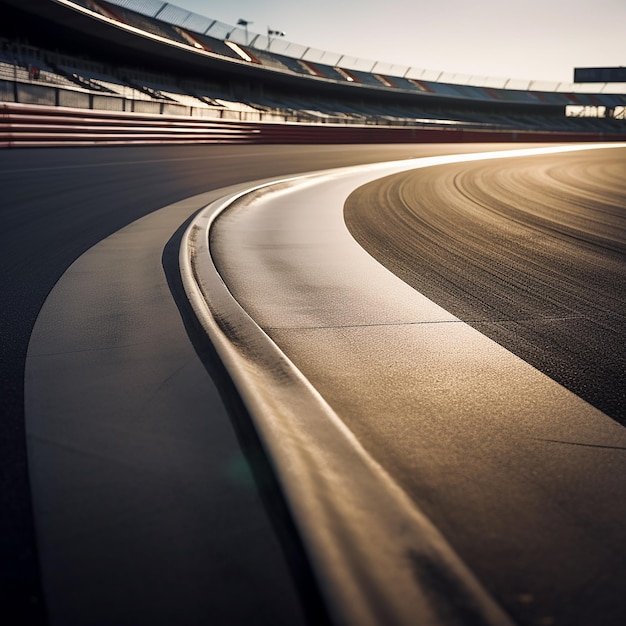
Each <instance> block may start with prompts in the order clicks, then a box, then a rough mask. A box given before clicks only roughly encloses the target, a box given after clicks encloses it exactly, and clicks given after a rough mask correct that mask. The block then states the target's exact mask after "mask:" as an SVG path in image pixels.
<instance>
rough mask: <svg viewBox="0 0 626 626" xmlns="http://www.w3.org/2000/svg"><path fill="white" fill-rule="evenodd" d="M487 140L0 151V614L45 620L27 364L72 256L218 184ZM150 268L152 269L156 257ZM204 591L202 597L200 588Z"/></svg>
mask: <svg viewBox="0 0 626 626" xmlns="http://www.w3.org/2000/svg"><path fill="white" fill-rule="evenodd" d="M483 149H488V148H487V147H481V146H471V145H467V146H462V147H460V146H449V145H442V146H415V145H414V146H374V147H367V148H364V147H363V146H323V147H322V146H246V147H237V146H198V147H185V146H169V147H124V148H80V149H60V148H59V149H28V150H5V151H1V152H0V188H1V189H2V197H1V199H0V201H1V212H2V220H3V228H2V230H1V232H0V261H1V265H2V268H3V272H2V276H1V277H0V291H1V293H2V298H3V305H2V311H1V314H0V335H1V338H2V359H1V360H0V411H1V412H2V420H1V421H0V434H1V437H0V441H1V444H0V445H1V448H0V459H2V468H1V471H0V476H1V477H2V478H1V480H2V483H1V485H0V538H1V539H0V556H1V558H0V579H1V581H2V584H0V590H1V591H0V614H1V615H2V616H3V617H4V616H5V615H6V618H7V619H12V618H13V617H14V616H15V615H16V614H17V615H22V616H23V618H24V619H23V622H24V623H44V622H45V619H46V611H45V609H44V607H43V605H44V601H43V596H42V591H41V586H40V583H39V572H38V569H39V568H38V563H37V550H36V545H35V539H34V531H33V520H32V512H31V504H30V494H29V484H28V474H27V456H26V446H25V432H24V367H25V360H26V352H27V347H28V343H29V339H30V336H31V332H32V329H33V326H34V324H35V321H36V319H37V316H38V314H39V311H40V309H41V307H42V305H43V303H44V301H45V299H46V297H47V295H48V293H49V292H50V291H51V289H52V288H53V286H54V285H55V283H56V282H57V281H58V280H59V278H60V277H61V276H62V275H63V273H64V272H65V271H66V270H67V269H68V267H69V266H70V265H71V264H72V262H73V261H74V260H75V259H77V258H78V257H79V256H80V255H81V254H83V253H84V252H85V251H87V250H88V249H89V248H90V247H91V246H94V245H95V244H97V243H98V242H99V241H101V240H103V239H105V238H106V237H108V236H109V235H111V234H113V233H115V232H116V231H118V230H119V229H121V228H123V227H124V226H126V225H128V224H130V223H131V222H133V221H134V220H137V219H139V218H141V217H142V216H145V215H148V214H149V213H151V212H153V211H155V210H157V209H159V208H161V207H164V206H166V205H169V204H171V203H174V202H177V201H179V200H182V199H184V198H189V197H190V196H193V195H194V194H199V193H202V192H205V191H208V190H211V189H220V188H223V187H225V186H227V185H231V184H236V183H241V182H247V181H250V180H253V179H257V178H264V177H270V176H277V175H285V174H290V173H298V172H303V171H310V170H315V169H320V168H327V167H337V166H343V165H353V164H359V163H369V162H374V161H382V160H389V159H396V158H407V157H413V156H420V155H428V154H448V153H450V152H456V151H464V152H471V151H475V150H483ZM196 208H200V207H199V206H198V207H196ZM183 219H184V218H183ZM172 234H174V233H173V232H172ZM151 268H152V269H150V271H151V272H154V271H155V269H154V268H155V266H154V265H152V266H151ZM224 580H225V579H224ZM226 582H228V581H226ZM197 593H198V596H199V600H200V602H204V599H203V598H204V597H205V595H204V592H203V590H197ZM169 597H170V598H171V597H172V596H169ZM161 598H162V599H163V600H166V598H167V596H166V595H163V596H161Z"/></svg>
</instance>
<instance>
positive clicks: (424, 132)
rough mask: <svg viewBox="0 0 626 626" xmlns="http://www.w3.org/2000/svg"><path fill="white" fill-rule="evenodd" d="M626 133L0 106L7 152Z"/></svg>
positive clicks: (552, 138)
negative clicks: (238, 118)
mask: <svg viewBox="0 0 626 626" xmlns="http://www.w3.org/2000/svg"><path fill="white" fill-rule="evenodd" d="M624 138H625V135H624V134H623V133H622V134H620V133H611V134H609V133H601V132H558V131H527V130H520V131H514V130H485V129H473V128H461V127H451V128H450V127H448V128H441V127H432V126H430V127H429V126H403V127H398V126H382V125H378V126H372V125H356V124H350V125H339V124H311V123H293V122H291V123H289V122H288V123H272V122H239V121H233V120H220V119H206V118H193V117H181V116H166V115H154V114H142V113H123V112H113V111H93V110H88V111H86V110H84V109H73V108H67V107H55V106H41V105H25V104H17V103H2V104H0V147H5V148H6V147H28V146H81V145H119V144H166V143H170V144H181V143H241V144H245V143H257V144H263V143H265V144H271V143H315V144H322V143H471V142H515V141H526V142H566V141H624Z"/></svg>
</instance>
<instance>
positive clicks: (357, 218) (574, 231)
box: [345, 149, 626, 424]
mask: <svg viewBox="0 0 626 626" xmlns="http://www.w3.org/2000/svg"><path fill="white" fill-rule="evenodd" d="M345 219H346V223H347V225H348V228H349V229H350V231H351V232H352V234H353V235H354V237H355V238H356V239H357V240H358V241H359V242H360V243H361V245H362V246H363V247H364V248H365V249H366V250H368V251H369V252H370V253H371V254H372V255H373V256H375V257H376V258H377V259H378V260H379V261H380V262H381V263H383V264H384V265H385V266H386V267H388V268H389V269H390V270H391V271H393V272H394V273H395V274H397V275H398V276H400V277H401V278H402V279H403V280H405V281H406V282H407V283H409V284H410V285H411V286H413V287H415V288H416V289H417V290H418V291H420V292H421V293H423V294H425V295H426V296H428V297H429V298H431V299H432V300H434V301H435V302H437V303H438V304H440V305H441V306H443V307H444V308H445V309H446V310H448V311H450V312H451V313H453V314H454V315H456V316H457V317H459V318H461V319H462V320H464V321H466V322H468V323H469V324H471V325H472V326H474V327H475V328H477V329H478V330H480V331H481V332H482V333H484V334H486V335H487V336H489V337H491V338H492V339H494V340H495V341H497V342H498V343H500V344H501V345H503V346H505V347H506V348H507V349H509V350H511V351H512V352H513V353H515V354H517V355H518V356H520V357H521V358H523V359H524V360H525V361H527V362H529V363H531V364H532V365H534V366H535V367H537V368H538V369H540V370H541V371H542V372H545V373H546V374H548V375H549V376H550V377H551V378H553V379H554V380H556V381H558V382H560V383H561V384H563V385H564V386H565V387H567V388H568V389H570V390H571V391H573V392H574V393H576V394H577V395H579V396H580V397H582V398H584V399H586V400H587V401H588V402H590V403H592V404H593V405H594V406H596V407H597V408H599V409H600V410H602V411H604V412H605V413H607V414H608V415H610V416H612V417H613V418H614V419H616V420H617V421H619V422H620V423H621V424H624V423H625V421H626V150H625V149H620V150H618V151H616V150H614V149H610V150H605V151H602V150H600V151H595V150H594V151H584V152H579V153H577V152H574V153H568V154H559V155H544V156H533V157H526V158H516V159H505V160H500V161H495V162H480V161H478V162H475V163H472V164H458V165H450V166H445V167H439V168H430V169H425V170H416V171H415V172H412V173H408V174H399V175H396V176H392V177H388V178H386V179H384V180H379V181H376V182H374V183H371V184H369V185H366V186H365V187H362V188H360V189H359V190H357V191H355V192H354V194H352V196H351V197H350V198H349V199H348V201H347V203H346V209H345Z"/></svg>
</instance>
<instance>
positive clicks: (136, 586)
mask: <svg viewBox="0 0 626 626" xmlns="http://www.w3.org/2000/svg"><path fill="white" fill-rule="evenodd" d="M209 199H210V194H208V195H207V194H205V195H203V196H201V197H199V198H194V199H193V200H189V201H185V202H181V203H178V204H175V205H172V206H171V207H168V208H165V209H162V210H160V211H158V212H156V213H154V214H151V215H149V216H147V217H144V218H142V219H140V220H139V221H137V222H135V223H133V224H131V225H130V226H128V227H126V228H124V229H122V230H121V231H119V232H117V233H115V234H114V235H111V236H110V237H108V238H106V239H104V240H103V241H102V242H100V243H99V244H97V245H96V246H95V247H93V248H92V249H90V250H89V251H88V252H87V253H85V254H84V255H82V256H81V257H80V258H79V259H78V260H77V261H76V262H75V263H74V264H73V265H72V266H71V267H70V268H69V270H68V271H67V272H65V274H64V275H63V277H62V278H61V280H60V281H59V282H58V283H57V284H56V285H55V287H54V289H53V291H52V292H51V294H50V296H49V297H48V299H47V300H46V303H45V305H44V307H43V309H42V311H41V312H40V314H39V317H38V320H37V323H36V325H35V329H34V331H33V334H32V336H31V341H30V346H29V351H28V355H27V360H26V391H25V412H26V432H27V440H28V454H29V470H30V479H31V486H32V493H33V502H34V512H35V521H36V528H37V536H38V539H39V557H40V562H41V568H42V580H43V587H44V592H45V597H46V604H47V607H48V615H49V622H50V624H52V625H59V626H69V625H82V624H93V625H98V624H102V625H105V624H106V625H109V624H118V625H123V624H129V625H130V624H164V625H165V624H172V623H176V624H206V623H215V624H253V623H259V624H285V625H287V624H289V625H291V624H300V623H304V622H305V620H304V617H303V615H302V610H301V608H300V606H299V601H298V598H297V595H296V593H295V590H294V586H293V583H292V578H291V575H290V573H289V571H288V569H287V566H286V564H285V558H284V555H283V554H282V552H281V549H280V545H279V543H278V540H277V538H276V535H275V533H274V530H273V529H272V527H271V525H270V523H269V519H268V516H267V514H266V511H265V510H264V508H263V506H262V504H261V502H260V499H259V495H258V493H257V490H256V486H255V481H254V478H253V475H252V472H251V469H250V467H249V465H248V462H247V460H246V458H245V456H244V454H243V453H242V450H241V448H240V446H239V443H238V441H237V437H236V433H235V430H234V429H233V426H232V424H231V421H230V419H229V416H228V414H227V412H226V410H225V408H224V405H223V403H222V400H221V398H220V395H219V392H218V389H217V387H216V385H215V384H214V382H213V381H212V380H211V378H210V377H209V375H208V373H207V371H206V369H205V368H204V366H203V364H202V363H201V362H200V360H199V358H198V356H197V355H196V353H195V351H194V349H193V347H192V345H191V343H190V341H189V338H188V337H187V335H186V332H185V328H184V326H183V323H182V320H181V317H180V314H179V311H178V308H177V307H176V304H175V303H174V300H173V299H172V297H171V294H170V290H169V287H168V284H167V281H166V276H165V274H164V272H163V270H162V268H161V267H160V266H161V257H162V254H163V249H164V247H165V245H166V244H167V241H168V240H169V239H170V237H172V234H173V233H174V232H175V231H176V230H177V228H178V226H179V225H180V224H181V223H182V222H184V221H185V219H186V218H187V217H188V216H189V215H190V214H191V213H192V212H193V211H195V210H196V209H197V208H199V207H200V206H202V204H203V203H204V202H206V201H208V200H209Z"/></svg>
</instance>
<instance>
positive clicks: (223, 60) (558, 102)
mask: <svg viewBox="0 0 626 626" xmlns="http://www.w3.org/2000/svg"><path fill="white" fill-rule="evenodd" d="M0 6H1V7H2V11H3V20H2V21H1V22H0V38H1V39H0V44H1V45H0V101H4V102H12V103H20V104H28V105H44V106H64V107H75V108H82V109H100V110H105V111H122V112H132V113H143V114H159V115H176V116H183V117H184V116H188V117H194V118H211V119H222V120H237V121H238V122H263V121H265V122H274V123H275V122H283V123H287V122H299V123H309V124H311V123H315V124H340V125H370V126H372V125H375V126H405V127H406V126H417V127H425V126H427V127H433V128H450V127H451V126H454V127H456V128H460V127H462V128H467V129H492V130H497V129H501V130H510V131H531V130H532V131H552V132H583V133H584V132H588V133H603V134H611V135H615V134H618V135H623V134H624V133H625V131H626V125H625V122H624V112H625V111H626V93H620V87H619V86H615V85H612V86H608V85H599V86H598V85H595V87H596V89H595V90H593V91H588V90H587V91H582V90H580V88H579V87H578V90H577V91H575V90H574V86H567V87H568V88H567V89H552V90H546V89H544V90H538V89H535V88H534V85H533V84H532V83H530V84H528V85H527V86H526V88H520V87H519V86H517V87H516V88H508V81H505V83H507V84H503V85H495V84H494V80H491V81H489V80H485V81H483V84H477V83H476V81H474V83H472V81H471V80H464V81H462V80H458V81H457V82H451V81H450V82H446V81H443V80H439V79H432V78H430V77H428V76H427V72H426V71H425V70H422V71H417V70H412V68H407V69H406V70H405V69H404V68H393V67H391V68H386V67H384V66H383V64H382V63H373V64H372V62H367V63H364V62H363V61H361V60H358V59H346V58H345V57H343V56H338V55H331V54H330V53H321V54H320V53H319V51H311V50H309V49H304V52H303V48H302V47H301V46H294V45H293V44H288V43H284V42H282V40H281V41H280V45H281V46H282V48H283V49H281V50H280V51H275V50H271V47H272V46H271V44H272V43H273V42H272V41H270V40H268V39H267V38H266V37H264V36H262V35H254V36H253V37H252V39H251V41H250V43H248V33H246V34H245V37H244V34H243V32H242V31H241V30H240V29H237V28H235V27H231V26H228V25H226V24H221V23H219V22H217V21H215V20H211V19H209V18H206V17H203V16H200V15H196V14H194V13H191V12H189V11H186V10H183V9H180V8H179V7H176V6H174V5H172V4H169V3H166V2H162V1H161V0H28V2H24V1H23V0H0ZM274 47H276V44H274ZM324 59H330V60H331V62H328V61H326V62H322V61H323V60H324ZM366 65H367V67H366ZM378 70H380V71H378ZM622 87H623V86H622ZM587 89H589V87H587ZM622 91H625V92H626V89H622Z"/></svg>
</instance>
